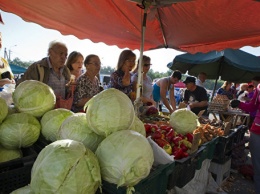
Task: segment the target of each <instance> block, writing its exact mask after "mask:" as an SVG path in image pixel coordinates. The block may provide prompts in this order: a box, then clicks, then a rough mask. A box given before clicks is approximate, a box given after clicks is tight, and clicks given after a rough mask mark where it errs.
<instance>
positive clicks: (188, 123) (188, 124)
mask: <svg viewBox="0 0 260 194" xmlns="http://www.w3.org/2000/svg"><path fill="white" fill-rule="evenodd" d="M170 125H171V126H172V127H173V128H174V130H175V131H176V132H177V133H180V134H183V135H185V134H186V133H192V132H193V131H194V130H195V129H196V127H197V125H198V116H197V115H196V114H195V113H193V112H192V111H190V110H187V109H186V108H181V109H178V110H176V111H174V112H173V113H172V114H171V115H170Z"/></svg>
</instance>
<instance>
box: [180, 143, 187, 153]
mask: <svg viewBox="0 0 260 194" xmlns="http://www.w3.org/2000/svg"><path fill="white" fill-rule="evenodd" d="M180 148H181V149H182V150H183V151H184V152H186V151H187V150H188V147H187V146H186V145H184V144H183V143H181V145H180Z"/></svg>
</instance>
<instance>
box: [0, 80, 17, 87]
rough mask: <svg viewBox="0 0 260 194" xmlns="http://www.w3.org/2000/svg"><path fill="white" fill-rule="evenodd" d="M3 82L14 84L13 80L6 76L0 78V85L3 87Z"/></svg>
mask: <svg viewBox="0 0 260 194" xmlns="http://www.w3.org/2000/svg"><path fill="white" fill-rule="evenodd" d="M5 84H15V81H14V79H8V78H4V79H0V87H3V86H4V85H5Z"/></svg>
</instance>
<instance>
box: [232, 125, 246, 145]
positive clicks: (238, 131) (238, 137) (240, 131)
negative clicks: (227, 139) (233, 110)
mask: <svg viewBox="0 0 260 194" xmlns="http://www.w3.org/2000/svg"><path fill="white" fill-rule="evenodd" d="M247 129H248V127H247V126H245V125H241V126H239V127H237V128H235V129H231V130H232V131H233V132H234V133H235V137H234V143H240V142H241V141H243V139H244V136H245V133H246V131H247Z"/></svg>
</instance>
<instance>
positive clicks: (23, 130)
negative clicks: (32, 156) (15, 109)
mask: <svg viewBox="0 0 260 194" xmlns="http://www.w3.org/2000/svg"><path fill="white" fill-rule="evenodd" d="M40 131H41V124H40V122H39V121H38V120H37V119H36V118H35V117H34V116H32V115H30V114H27V113H14V114H11V115H8V116H7V117H6V119H5V120H4V122H3V123H2V124H1V125H0V143H1V144H2V145H3V146H4V147H5V148H7V149H17V148H21V147H29V146H31V145H32V144H34V143H35V142H36V141H37V139H38V138H39V135H40Z"/></svg>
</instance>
